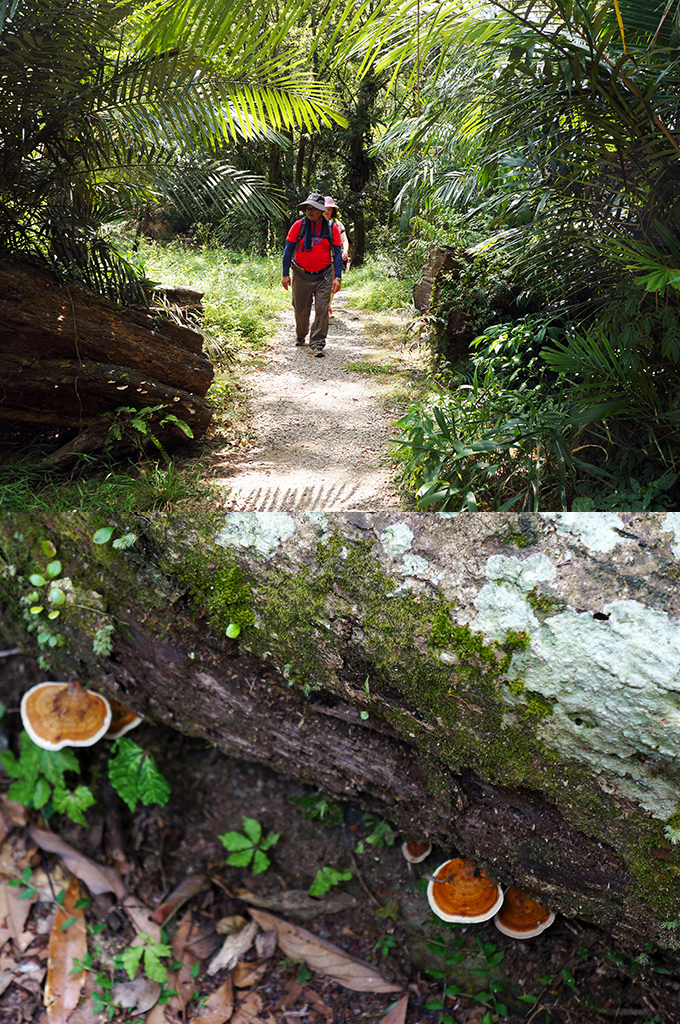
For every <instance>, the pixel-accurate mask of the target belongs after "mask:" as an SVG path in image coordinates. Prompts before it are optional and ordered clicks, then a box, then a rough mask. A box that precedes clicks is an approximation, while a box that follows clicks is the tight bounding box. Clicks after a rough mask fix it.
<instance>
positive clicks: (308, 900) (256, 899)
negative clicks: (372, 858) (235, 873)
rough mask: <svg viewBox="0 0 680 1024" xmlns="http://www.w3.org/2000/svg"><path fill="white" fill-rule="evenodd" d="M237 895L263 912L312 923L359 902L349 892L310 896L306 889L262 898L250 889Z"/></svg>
mask: <svg viewBox="0 0 680 1024" xmlns="http://www.w3.org/2000/svg"><path fill="white" fill-rule="evenodd" d="M235 895H236V896H238V898H239V899H240V900H243V902H244V903H249V904H250V905H251V906H253V907H261V908H262V909H263V910H276V911H278V912H279V913H281V914H286V915H289V914H292V915H293V917H299V918H301V919H302V920H303V921H311V920H312V919H313V918H315V917H319V916H320V915H321V914H339V913H340V912H341V911H343V910H349V909H350V908H351V907H355V906H356V903H357V901H356V900H355V898H354V896H352V895H351V894H350V893H348V892H329V893H327V894H326V895H325V896H318V897H317V896H310V895H309V893H308V892H307V890H306V889H289V890H288V892H278V893H274V895H272V896H260V895H258V894H257V893H254V892H250V891H249V890H248V889H237V890H236V891H235Z"/></svg>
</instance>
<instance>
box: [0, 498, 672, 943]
mask: <svg viewBox="0 0 680 1024" xmlns="http://www.w3.org/2000/svg"><path fill="white" fill-rule="evenodd" d="M93 525H101V523H98V524H94V523H86V522H84V521H77V522H76V521H74V520H73V518H72V517H71V518H69V520H68V521H64V522H57V521H52V522H50V523H46V524H42V532H41V534H40V535H41V536H45V534H46V530H47V533H48V534H49V536H50V538H51V539H52V540H53V542H54V543H55V545H56V546H57V548H58V551H59V555H60V557H61V558H62V561H63V563H64V571H65V572H68V574H69V580H68V585H66V584H64V586H65V588H66V590H67V592H68V593H69V604H68V605H67V607H66V610H65V613H64V625H63V627H62V628H63V631H64V635H65V637H66V639H67V641H68V642H67V644H66V645H65V646H64V647H62V648H56V649H55V654H54V657H55V663H54V671H55V674H54V675H52V678H70V677H73V676H74V675H78V677H79V678H80V679H81V680H85V681H88V682H90V683H95V684H96V685H98V686H99V687H101V688H102V689H104V690H105V691H106V692H108V693H110V694H111V695H112V696H116V697H118V698H119V699H122V700H123V701H125V702H126V703H128V704H129V705H131V706H132V707H133V708H134V709H135V710H137V711H138V712H140V713H141V714H143V715H145V716H147V717H149V718H151V719H155V720H158V721H162V722H166V723H168V724H171V725H173V726H175V727H177V728H179V729H181V730H183V731H185V732H187V733H190V734H195V735H201V736H204V737H206V738H207V739H208V740H210V741H211V742H214V743H216V744H217V745H218V746H219V747H220V748H221V749H222V750H224V751H225V752H226V753H228V754H230V755H232V756H236V757H242V758H245V759H251V760H256V761H259V762H261V763H263V764H266V765H268V766H270V767H272V768H274V769H277V770H280V771H284V772H287V773H289V774H291V775H293V776H295V777H297V778H300V779H303V780H305V781H308V782H310V783H312V784H314V785H315V786H318V787H319V788H321V789H322V790H323V791H324V792H326V793H328V794H329V795H332V796H336V797H337V796H340V797H342V796H346V797H349V796H351V797H355V798H359V799H361V800H363V801H364V802H365V803H366V804H367V806H368V807H370V808H372V809H374V810H377V811H379V813H381V814H383V815H385V816H387V817H389V818H390V819H391V820H393V821H394V822H396V823H397V824H398V825H399V826H400V828H401V829H402V830H403V831H404V832H405V833H406V835H407V836H409V837H412V838H413V837H417V836H422V835H423V834H427V835H429V836H431V837H432V838H433V839H435V840H436V841H437V842H438V843H439V844H441V845H443V846H444V847H445V848H447V849H450V850H451V852H452V853H453V852H456V851H457V852H460V853H462V854H464V855H473V856H476V857H478V858H480V859H481V860H482V861H483V862H484V863H485V865H486V867H487V869H488V870H489V872H490V873H491V874H492V875H493V876H494V877H495V878H497V879H498V880H500V881H502V882H505V883H510V882H515V883H517V884H519V885H522V886H525V887H527V888H530V889H532V890H533V891H534V892H536V893H538V894H540V895H541V897H542V899H543V900H544V902H545V903H547V904H548V905H549V906H550V907H552V908H553V909H555V910H558V911H561V912H562V913H565V914H567V915H568V916H576V915H578V916H583V917H586V918H588V919H590V920H592V921H595V922H596V923H598V924H599V925H601V926H603V927H605V928H607V929H608V930H610V931H611V932H612V933H614V934H616V935H618V936H619V937H622V938H627V939H629V940H633V941H636V942H638V941H639V942H643V941H646V940H648V939H653V940H663V938H664V935H666V934H667V933H665V932H664V930H663V929H662V928H661V924H662V922H664V921H668V920H673V919H675V917H677V915H678V914H679V913H680V899H679V892H678V890H679V887H678V881H677V880H678V876H679V875H680V857H678V852H677V850H678V847H676V846H674V845H673V844H672V843H671V842H669V841H668V839H667V838H666V837H665V836H664V826H668V825H669V823H670V826H671V828H673V827H674V826H675V825H676V824H677V818H676V815H677V808H678V805H679V803H680V781H679V778H680V777H679V773H678V757H679V754H680V730H678V728H677V725H678V721H679V718H680V712H679V711H678V707H680V699H679V694H680V593H679V591H678V586H677V581H678V578H679V577H680V516H679V515H678V514H675V513H669V514H668V515H664V514H647V515H645V514H633V513H630V514H625V513H624V514H621V515H617V514H614V513H612V514H610V513H575V514H566V513H564V514H563V513H550V514H545V515H511V514H500V513H494V514H492V513H489V514H479V515H476V516H469V515H466V514H459V515H457V516H455V517H451V518H444V517H439V516H425V515H418V514H402V515H399V516H395V515H394V514H367V513H359V512H357V513H345V514H339V513H338V514H333V515H328V516H320V515H318V514H316V515H312V514H310V515H307V516H298V517H297V518H292V517H290V516H288V515H285V514H283V513H229V514H227V515H224V514H221V515H213V516H212V517H210V518H208V517H207V516H205V515H204V516H203V517H202V516H201V515H199V514H197V513H196V511H195V510H194V512H193V513H192V514H191V515H186V516H184V517H182V516H180V515H179V514H175V515H174V516H172V517H167V516H160V515H156V516H155V517H146V518H145V520H144V521H143V522H137V523H125V524H122V523H121V524H117V525H118V527H119V529H120V531H121V532H123V530H130V529H134V530H135V531H136V532H137V533H138V539H137V542H136V544H135V546H134V547H133V548H131V549H129V550H126V551H115V550H104V549H101V548H99V549H97V548H96V547H95V546H94V545H93V544H92V543H91V541H90V537H91V530H92V527H93ZM16 527H17V523H16V522H14V523H6V524H4V540H3V546H4V557H5V560H6V561H8V563H11V564H15V563H16V562H18V560H19V553H18V552H17V551H16V541H15V540H13V538H14V537H15V536H16V532H17V531H16ZM36 536H37V534H36ZM25 556H26V553H25V552H24V558H25ZM29 561H30V559H29ZM17 568H18V569H19V570H21V571H20V572H19V574H18V575H15V576H12V575H11V573H10V572H7V571H6V572H5V575H4V584H3V586H4V596H3V604H4V610H5V614H4V616H3V622H4V625H3V627H2V629H3V636H2V639H3V640H4V641H5V642H6V643H7V645H9V644H10V643H12V642H13V641H14V640H15V639H17V638H19V640H20V642H22V643H23V644H24V645H26V637H25V636H24V635H23V634H22V620H21V617H20V614H19V613H18V612H17V611H16V610H15V609H16V602H15V598H16V594H17V592H19V591H20V590H21V586H22V584H21V578H22V573H23V572H28V571H31V570H30V569H29V568H28V565H26V566H25V567H22V566H21V565H19V566H17ZM74 581H77V583H76V582H74ZM87 587H92V588H93V589H96V590H97V591H98V592H99V593H100V594H102V595H103V599H104V602H105V609H106V610H105V612H102V611H101V607H102V605H101V602H100V603H99V605H98V607H99V609H100V610H96V609H95V607H94V606H95V603H96V602H95V601H94V599H93V598H89V599H88V597H87V594H88V593H90V592H89V591H88V590H87ZM69 588H70V589H69ZM88 600H89V603H90V605H91V607H92V608H93V612H92V615H91V616H90V619H89V620H87V621H86V620H85V619H84V618H83V612H82V611H81V610H79V608H78V607H77V606H78V605H80V606H83V605H87V604H88ZM13 602H14V603H13ZM107 614H108V615H111V614H113V615H115V616H117V617H118V618H119V619H121V620H124V622H125V625H124V626H116V633H115V636H114V645H113V650H112V651H111V654H110V656H108V657H101V656H99V657H97V656H96V655H95V654H94V653H93V652H92V649H91V637H92V633H93V630H94V629H95V627H96V628H99V627H100V626H101V625H102V623H103V622H104V621H105V620H106V615H107ZM111 621H113V620H111ZM229 623H238V624H239V625H240V626H241V634H240V636H239V637H238V639H234V640H230V639H228V638H227V637H226V635H225V631H226V628H227V626H228V625H229Z"/></svg>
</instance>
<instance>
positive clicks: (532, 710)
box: [524, 691, 555, 718]
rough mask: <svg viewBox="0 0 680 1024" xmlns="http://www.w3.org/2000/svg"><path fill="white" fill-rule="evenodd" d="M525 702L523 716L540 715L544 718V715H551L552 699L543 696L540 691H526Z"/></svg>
mask: <svg viewBox="0 0 680 1024" xmlns="http://www.w3.org/2000/svg"><path fill="white" fill-rule="evenodd" d="M525 700H526V704H525V707H524V717H525V718H529V717H531V716H532V715H537V716H540V717H541V718H544V717H545V716H546V715H552V712H553V704H554V703H555V702H554V700H551V699H549V698H547V697H544V696H543V694H542V693H532V692H529V691H527V693H526V694H525Z"/></svg>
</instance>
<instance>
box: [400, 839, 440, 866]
mask: <svg viewBox="0 0 680 1024" xmlns="http://www.w3.org/2000/svg"><path fill="white" fill-rule="evenodd" d="M401 852H402V853H403V855H404V857H405V858H406V860H407V861H408V862H409V864H420V862H421V860H425V858H426V857H429V856H430V854H431V853H432V843H428V842H424V841H423V842H420V843H402V844H401Z"/></svg>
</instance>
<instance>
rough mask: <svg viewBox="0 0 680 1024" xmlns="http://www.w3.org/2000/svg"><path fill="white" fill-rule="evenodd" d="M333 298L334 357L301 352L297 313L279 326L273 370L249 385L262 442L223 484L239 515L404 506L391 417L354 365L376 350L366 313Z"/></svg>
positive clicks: (330, 350) (330, 347)
mask: <svg viewBox="0 0 680 1024" xmlns="http://www.w3.org/2000/svg"><path fill="white" fill-rule="evenodd" d="M345 303H346V298H345V296H344V295H343V293H342V292H340V294H339V295H337V296H335V299H334V302H333V311H334V313H335V316H334V317H333V319H332V320H331V324H330V330H329V333H328V338H327V341H326V356H325V358H324V359H315V358H314V357H313V356H312V354H311V351H310V350H309V348H308V347H307V345H305V346H304V348H296V347H295V327H294V321H293V313H292V310H288V311H286V312H285V313H284V314H283V316H282V319H281V326H280V328H279V331H278V334H277V337H276V339H275V341H274V344H273V346H272V348H271V349H270V351H269V353H268V356H267V362H266V364H265V365H264V366H263V367H262V368H261V369H260V370H257V371H256V372H254V373H253V375H252V377H251V378H250V381H249V383H248V390H249V400H250V404H251V408H252V412H253V433H254V441H253V443H252V444H251V446H250V448H249V449H248V450H247V452H245V453H244V456H243V460H242V461H241V462H239V463H238V464H236V465H235V466H232V467H231V470H232V472H231V473H230V475H229V476H228V477H224V478H222V479H218V480H217V481H216V483H219V484H222V485H223V486H224V488H225V492H226V505H227V508H229V509H231V510H234V511H236V510H240V511H264V510H281V511H289V512H290V511H295V510H299V509H310V510H323V511H326V512H339V511H346V510H347V509H362V510H364V511H378V510H380V509H384V508H398V507H399V505H400V502H399V497H398V495H397V493H396V490H395V488H394V485H393V483H392V479H391V472H390V468H389V462H388V459H387V449H388V444H389V437H390V431H391V417H390V415H389V413H388V412H387V411H386V410H385V409H384V408H383V407H382V406H381V405H379V404H378V402H377V400H376V395H377V394H379V392H380V385H379V384H377V383H376V382H375V380H373V379H372V378H370V377H368V376H367V375H366V374H361V373H357V372H353V371H351V370H350V369H348V364H349V363H351V362H354V361H356V360H366V359H369V358H370V356H371V354H372V353H374V352H375V351H376V348H375V346H374V345H373V343H372V342H371V341H370V340H368V339H367V338H366V337H365V336H364V335H363V333H362V331H361V318H360V316H359V314H358V313H357V312H355V311H353V310H352V309H350V308H349V307H348V306H347V305H345Z"/></svg>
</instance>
